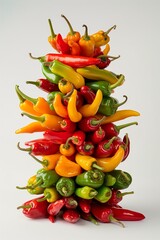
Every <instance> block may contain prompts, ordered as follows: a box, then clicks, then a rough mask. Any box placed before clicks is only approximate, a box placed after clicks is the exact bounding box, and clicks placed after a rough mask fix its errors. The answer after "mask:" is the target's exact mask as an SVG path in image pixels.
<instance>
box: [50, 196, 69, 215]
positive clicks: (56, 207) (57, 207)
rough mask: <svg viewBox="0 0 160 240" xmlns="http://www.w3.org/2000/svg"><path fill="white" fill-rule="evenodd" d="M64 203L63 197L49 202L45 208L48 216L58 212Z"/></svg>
mask: <svg viewBox="0 0 160 240" xmlns="http://www.w3.org/2000/svg"><path fill="white" fill-rule="evenodd" d="M64 204H65V200H64V199H63V198H62V199H58V200H57V201H55V202H52V203H50V204H49V206H48V208H47V212H48V214H49V215H50V216H56V215H57V214H58V213H59V212H60V210H61V209H62V208H63V206H64Z"/></svg>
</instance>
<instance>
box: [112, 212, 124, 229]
mask: <svg viewBox="0 0 160 240" xmlns="http://www.w3.org/2000/svg"><path fill="white" fill-rule="evenodd" d="M109 220H110V221H111V222H113V223H119V224H120V225H121V226H122V227H123V228H124V227H125V225H124V223H122V222H120V221H118V220H117V219H116V218H114V217H113V216H112V215H110V217H109Z"/></svg>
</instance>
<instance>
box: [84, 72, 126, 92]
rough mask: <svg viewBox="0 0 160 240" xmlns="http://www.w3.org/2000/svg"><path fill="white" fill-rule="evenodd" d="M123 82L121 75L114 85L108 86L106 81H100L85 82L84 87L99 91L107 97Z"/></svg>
mask: <svg viewBox="0 0 160 240" xmlns="http://www.w3.org/2000/svg"><path fill="white" fill-rule="evenodd" d="M123 81H124V76H123V75H121V76H120V78H119V80H118V81H117V82H116V83H114V84H110V83H109V82H107V81H104V80H101V81H88V82H86V85H87V86H88V87H90V88H91V89H92V90H94V91H97V90H98V89H100V90H101V91H102V93H103V96H109V95H110V94H111V93H112V91H113V89H115V88H116V87H118V86H119V85H120V84H122V82H123Z"/></svg>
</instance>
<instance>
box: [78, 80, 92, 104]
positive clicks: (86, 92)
mask: <svg viewBox="0 0 160 240" xmlns="http://www.w3.org/2000/svg"><path fill="white" fill-rule="evenodd" d="M80 93H81V94H82V96H83V97H84V99H85V100H86V102H87V103H88V104H91V103H92V102H93V100H94V99H95V96H96V94H95V93H94V92H93V91H92V90H91V88H90V87H88V86H86V85H85V86H82V87H81V88H80Z"/></svg>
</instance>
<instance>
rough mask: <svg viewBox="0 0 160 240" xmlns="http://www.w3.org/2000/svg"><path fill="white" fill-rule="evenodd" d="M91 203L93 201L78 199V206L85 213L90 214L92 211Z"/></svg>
mask: <svg viewBox="0 0 160 240" xmlns="http://www.w3.org/2000/svg"><path fill="white" fill-rule="evenodd" d="M91 202H92V200H91V199H84V198H78V206H79V207H80V209H81V210H82V211H83V212H85V213H89V212H90V211H91Z"/></svg>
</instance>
